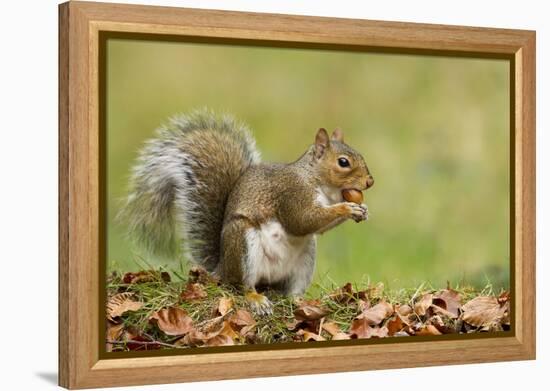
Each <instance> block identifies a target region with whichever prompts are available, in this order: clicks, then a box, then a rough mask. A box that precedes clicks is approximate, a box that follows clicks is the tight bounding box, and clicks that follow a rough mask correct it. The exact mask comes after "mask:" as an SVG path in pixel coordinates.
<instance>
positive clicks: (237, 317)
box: [229, 310, 256, 336]
mask: <svg viewBox="0 0 550 391" xmlns="http://www.w3.org/2000/svg"><path fill="white" fill-rule="evenodd" d="M229 324H230V325H231V327H232V328H233V329H234V330H236V331H238V332H239V333H240V334H241V335H244V336H246V335H247V334H248V333H249V332H250V331H251V330H252V329H253V328H254V327H255V326H256V321H255V320H254V318H253V317H252V315H251V314H250V312H248V311H246V310H237V312H235V313H234V314H233V315H231V317H230V318H229Z"/></svg>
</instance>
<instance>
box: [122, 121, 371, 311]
mask: <svg viewBox="0 0 550 391" xmlns="http://www.w3.org/2000/svg"><path fill="white" fill-rule="evenodd" d="M373 184H374V179H373V176H372V175H371V173H370V171H369V169H368V167H367V165H366V163H365V161H364V158H363V156H362V155H361V154H360V153H358V152H357V151H355V150H354V149H353V148H351V147H350V146H349V145H347V144H345V143H344V136H343V132H342V131H341V130H340V129H336V130H335V131H334V132H333V134H332V136H331V137H330V138H329V135H328V133H327V131H326V130H325V129H324V128H321V129H319V130H318V131H317V133H316V136H315V140H314V143H313V144H312V145H310V146H309V147H308V148H307V149H306V151H305V152H304V153H303V154H302V156H300V157H299V158H298V159H297V160H296V161H294V162H292V163H288V164H281V163H262V162H261V161H260V154H259V152H258V151H257V149H256V145H255V141H254V139H253V138H252V136H251V133H250V131H249V129H248V127H247V126H246V125H244V124H242V123H240V122H238V121H237V120H235V119H234V118H233V117H231V116H229V115H223V116H216V115H215V114H213V113H212V112H210V111H208V110H199V111H195V112H192V113H191V114H188V115H179V116H175V117H173V118H172V119H171V120H170V121H169V123H168V124H167V125H163V126H161V127H160V128H159V129H158V130H157V137H156V138H154V139H151V140H149V141H148V142H147V143H146V144H145V146H144V147H143V148H142V149H141V151H140V152H139V157H138V159H137V162H136V164H135V165H134V167H133V169H132V174H131V178H130V186H129V195H128V197H127V199H126V202H125V205H124V206H123V208H122V212H121V216H122V217H123V218H124V219H125V220H126V222H127V224H128V228H129V234H130V236H132V237H133V238H134V239H135V241H136V242H137V243H139V244H141V245H143V246H144V247H145V249H146V250H148V251H149V252H150V253H154V254H157V255H164V256H168V257H174V256H177V254H178V252H180V251H181V250H183V251H184V252H185V253H186V255H187V256H188V258H189V259H190V260H191V262H192V263H194V264H198V265H200V266H202V267H204V268H205V269H206V270H207V271H208V272H210V273H212V274H214V275H216V276H217V277H219V278H220V279H221V281H222V282H224V283H228V284H231V285H234V286H240V287H243V288H244V291H245V297H246V299H247V301H248V302H249V303H250V306H251V309H252V310H253V311H254V312H255V313H258V314H269V313H271V307H272V306H271V303H270V301H269V300H268V298H267V297H266V296H265V295H263V294H261V293H259V292H258V291H257V290H256V289H257V288H258V287H267V288H271V289H274V290H277V291H279V292H281V293H283V294H284V295H294V296H300V295H302V294H303V293H304V292H305V290H306V289H307V288H308V287H309V285H310V283H311V281H312V278H313V271H314V267H315V253H316V235H317V234H320V233H323V232H325V231H327V230H329V229H331V228H333V227H335V226H337V225H339V224H341V223H342V222H344V221H346V220H348V219H353V220H355V221H356V222H360V221H363V220H366V219H367V218H368V210H367V206H366V205H364V204H357V203H353V202H346V201H345V200H344V199H343V197H342V191H343V190H346V189H354V190H358V191H364V190H366V189H367V188H370V187H371V186H372V185H373Z"/></svg>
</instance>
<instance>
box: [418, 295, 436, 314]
mask: <svg viewBox="0 0 550 391" xmlns="http://www.w3.org/2000/svg"><path fill="white" fill-rule="evenodd" d="M432 299H433V295H432V294H431V293H425V294H424V295H422V297H421V298H420V299H419V300H418V301H417V302H416V303H415V304H414V312H416V314H417V315H419V316H424V315H426V311H427V310H428V308H430V306H431V305H432Z"/></svg>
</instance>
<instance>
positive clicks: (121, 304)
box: [107, 292, 143, 323]
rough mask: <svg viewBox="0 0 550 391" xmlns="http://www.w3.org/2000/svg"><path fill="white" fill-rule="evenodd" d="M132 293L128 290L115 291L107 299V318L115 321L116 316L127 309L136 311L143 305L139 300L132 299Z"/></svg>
mask: <svg viewBox="0 0 550 391" xmlns="http://www.w3.org/2000/svg"><path fill="white" fill-rule="evenodd" d="M133 296H134V295H133V294H132V293H130V292H124V293H117V294H116V295H114V296H112V297H110V298H109V300H108V301H107V319H109V320H111V321H113V322H115V323H117V322H116V321H115V320H114V318H117V317H119V316H121V315H122V314H124V313H125V312H127V311H137V310H139V309H140V308H141V307H143V303H142V302H140V301H134V300H132V299H133Z"/></svg>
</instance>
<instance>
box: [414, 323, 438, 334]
mask: <svg viewBox="0 0 550 391" xmlns="http://www.w3.org/2000/svg"><path fill="white" fill-rule="evenodd" d="M416 335H420V336H422V335H441V332H440V331H439V330H438V329H437V328H436V327H435V326H434V325H431V324H428V325H425V326H424V327H422V328H421V329H420V330H418V331H417V332H416Z"/></svg>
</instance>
